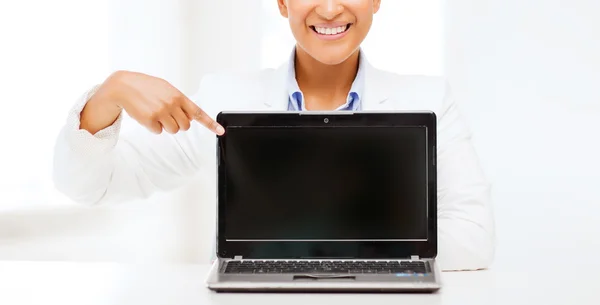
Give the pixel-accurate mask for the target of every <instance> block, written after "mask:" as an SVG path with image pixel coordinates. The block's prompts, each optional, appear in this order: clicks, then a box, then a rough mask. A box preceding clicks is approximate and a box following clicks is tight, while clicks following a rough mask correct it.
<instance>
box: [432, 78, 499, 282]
mask: <svg viewBox="0 0 600 305" xmlns="http://www.w3.org/2000/svg"><path fill="white" fill-rule="evenodd" d="M437 154H438V257H437V259H438V263H439V265H440V267H441V269H442V270H445V271H450V270H453V271H457V270H477V269H485V268H488V267H489V266H490V264H491V263H492V261H493V258H494V251H495V229H494V219H493V212H492V203H491V192H490V191H491V187H490V184H489V183H488V181H487V180H486V177H485V176H484V173H483V170H482V168H481V165H480V162H479V159H478V156H477V154H476V152H475V149H474V147H473V145H472V142H471V132H470V131H469V129H468V127H467V125H466V123H465V120H464V119H463V117H462V116H461V113H460V110H459V107H458V105H457V104H456V102H455V101H454V99H453V97H452V94H451V91H450V89H449V86H448V84H447V83H446V84H445V85H444V96H443V105H442V108H441V111H440V112H439V113H438V149H437Z"/></svg>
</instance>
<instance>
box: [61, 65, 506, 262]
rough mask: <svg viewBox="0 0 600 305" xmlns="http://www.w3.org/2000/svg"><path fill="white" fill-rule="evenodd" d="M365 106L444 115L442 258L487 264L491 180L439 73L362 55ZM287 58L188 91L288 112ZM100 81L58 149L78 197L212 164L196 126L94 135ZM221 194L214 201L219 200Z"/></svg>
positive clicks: (141, 193) (138, 195)
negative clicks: (92, 104)
mask: <svg viewBox="0 0 600 305" xmlns="http://www.w3.org/2000/svg"><path fill="white" fill-rule="evenodd" d="M361 64H364V68H365V71H364V73H365V87H364V89H365V91H364V93H363V96H362V103H363V104H362V107H363V108H362V109H363V110H365V111H368V110H432V111H434V112H435V113H436V114H437V118H438V154H437V156H438V227H439V228H438V262H439V264H440V267H441V268H442V269H443V270H473V269H482V268H487V267H489V265H490V264H491V263H492V260H493V257H494V249H495V232H494V221H493V216H492V204H491V201H490V186H489V184H488V182H487V181H486V179H485V177H484V175H483V173H482V169H481V168H480V165H479V161H478V157H477V155H476V152H475V151H474V149H473V146H472V145H471V141H470V137H471V134H470V132H469V129H468V128H467V126H466V124H465V121H464V120H463V118H462V117H461V115H460V113H459V109H458V107H457V104H456V103H455V102H454V100H453V99H452V96H451V94H450V90H449V88H448V85H447V84H446V82H445V81H444V80H443V79H442V78H437V77H425V76H400V75H396V74H392V73H389V72H385V71H382V70H378V69H376V68H374V67H372V66H371V65H370V64H369V63H368V62H367V61H366V60H365V61H364V62H362V63H361ZM287 71H288V64H287V63H286V64H284V65H282V66H281V67H280V68H279V69H268V70H263V71H260V72H257V73H248V74H240V75H229V74H214V75H209V76H206V77H204V78H203V80H202V82H201V84H200V88H199V91H198V93H197V94H195V95H194V96H192V97H191V99H192V100H193V101H195V102H196V103H197V104H198V105H199V106H200V107H202V108H203V109H204V110H205V111H207V113H209V114H210V115H212V116H213V118H214V117H215V116H216V114H217V113H218V112H219V111H221V110H280V111H285V110H287V106H288V95H287V94H288V93H287V80H288V78H287V76H288V75H287ZM96 88H97V87H95V88H93V89H91V90H90V91H89V92H87V93H86V94H84V95H83V96H82V97H81V99H80V100H79V101H78V102H77V103H76V104H75V106H74V107H73V108H72V110H71V111H70V113H69V116H68V119H67V123H66V124H65V126H64V128H63V129H62V131H61V133H60V135H59V137H58V139H57V142H56V148H55V158H54V181H55V185H56V187H57V188H58V189H59V190H60V191H61V192H63V193H64V194H66V195H67V196H68V197H70V198H71V199H73V200H74V201H76V202H80V203H84V204H100V203H109V202H111V203H115V202H123V201H126V200H131V199H142V198H148V197H149V196H151V195H152V194H154V193H155V192H157V191H169V190H173V189H175V188H177V187H180V186H182V185H184V184H185V183H186V182H188V181H190V177H191V176H193V175H196V174H198V172H201V170H202V169H206V168H212V167H215V166H214V164H215V160H214V158H215V156H216V152H215V136H214V134H212V133H211V132H209V131H208V130H206V129H205V128H204V127H203V126H201V125H200V124H193V125H192V128H191V129H190V130H188V131H187V132H180V133H178V134H176V135H170V134H167V133H163V134H161V135H158V136H157V135H154V134H152V133H151V132H149V131H147V130H146V129H144V128H143V127H141V126H139V125H138V124H136V123H135V122H131V121H129V123H130V124H129V127H130V128H129V129H126V128H124V127H123V123H124V122H128V120H130V119H129V117H127V116H125V115H122V116H121V117H119V119H118V120H117V121H116V122H115V124H113V125H112V126H110V127H108V128H106V129H104V130H102V131H100V132H98V133H96V134H95V135H91V134H90V133H89V132H87V131H85V130H79V114H80V112H81V109H83V106H84V105H85V103H86V101H87V100H88V98H89V97H90V96H91V94H93V93H94V92H95V89H96ZM215 202H216V201H215Z"/></svg>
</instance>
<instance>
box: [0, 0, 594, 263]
mask: <svg viewBox="0 0 600 305" xmlns="http://www.w3.org/2000/svg"><path fill="white" fill-rule="evenodd" d="M259 2H261V1H247V0H219V1H209V0H207V1H199V0H105V1H104V0H97V1H91V0H87V1H81V0H79V1H75V0H72V1H69V0H56V1H42V0H36V1H27V2H8V1H2V2H0V34H1V35H0V86H1V87H0V105H2V108H1V109H2V114H1V115H2V122H3V124H2V128H1V129H0V130H1V131H0V137H1V139H2V143H3V144H2V157H1V158H0V168H1V171H0V183H1V184H0V196H1V198H0V259H36V260H38V259H39V260H45V259H54V260H113V261H128V262H131V261H136V262H140V261H177V262H180V261H186V262H189V261H191V262H198V261H206V260H207V259H208V257H209V256H210V251H211V247H212V243H211V237H212V234H213V230H212V228H213V226H214V201H212V200H211V199H212V196H211V192H210V191H208V190H210V189H211V187H212V186H211V184H210V183H208V181H193V182H192V183H201V184H202V185H203V188H199V187H196V186H195V185H190V186H189V187H187V188H185V189H182V190H180V191H178V192H175V193H174V194H161V195H158V196H156V197H155V198H153V199H152V200H148V201H144V202H134V203H131V204H128V205H122V206H118V207H99V208H94V209H89V208H83V207H78V206H75V205H73V204H71V203H69V202H68V201H65V200H64V198H63V197H62V196H61V195H60V194H57V193H56V192H54V191H53V189H52V185H51V182H50V181H49V170H50V166H51V164H50V160H51V151H52V144H53V141H54V136H55V133H56V132H57V131H58V128H59V127H60V125H61V124H62V122H63V120H64V118H65V116H66V111H67V110H68V108H69V107H70V106H71V105H72V103H74V102H75V99H76V98H77V96H78V95H79V94H81V93H82V92H83V91H84V90H85V89H87V88H88V87H89V86H92V85H93V84H95V83H96V82H98V81H101V80H102V79H103V78H104V77H106V75H107V74H108V73H110V71H112V70H114V69H132V70H138V71H142V72H146V73H151V74H154V75H157V76H161V77H164V78H166V79H168V80H170V81H171V82H173V83H174V84H175V85H176V86H178V87H180V88H181V89H182V90H183V91H184V92H186V93H189V94H191V93H193V91H194V90H195V89H196V88H197V84H198V82H199V79H200V78H201V77H202V75H203V74H204V73H207V72H211V71H216V70H248V69H257V68H261V67H269V66H273V65H275V64H277V61H279V60H286V59H287V56H288V55H289V47H288V46H286V45H281V44H274V43H273V37H276V36H279V37H285V35H288V34H286V30H287V28H286V24H285V20H284V19H273V17H276V16H277V15H276V14H273V12H275V13H276V10H275V8H276V4H275V0H272V1H268V2H272V4H270V5H271V6H270V7H269V6H268V7H266V8H263V7H262V6H261V5H260V3H259ZM268 2H267V3H268ZM265 13H266V15H264V14H265ZM392 18H398V21H393V20H392ZM256 20H264V23H257V22H256ZM375 22H376V23H375V25H374V27H373V32H372V33H371V34H370V37H369V38H368V41H366V43H365V49H366V50H367V51H368V52H369V53H368V54H371V56H370V58H371V61H373V62H374V64H375V65H377V66H380V67H384V68H388V69H391V70H394V71H396V72H400V73H411V74H413V73H416V74H432V75H436V74H444V75H446V76H447V77H448V78H449V80H450V82H451V84H452V86H453V87H454V89H455V94H456V95H457V97H458V99H459V101H460V103H461V104H462V108H463V110H464V112H465V114H466V116H467V118H468V120H469V123H470V125H471V127H472V129H473V131H474V142H475V144H476V148H477V150H478V151H479V154H480V157H481V159H482V162H483V163H484V167H485V170H486V172H487V173H488V175H489V177H490V178H491V180H492V182H493V185H494V206H495V212H496V220H497V228H498V254H497V258H496V266H502V264H511V262H514V261H515V260H522V259H525V258H527V257H535V258H536V259H547V260H549V261H554V260H557V261H559V260H564V261H568V259H571V258H572V257H573V256H575V255H577V254H579V253H585V256H586V257H592V258H593V257H596V256H597V255H598V254H599V253H598V252H599V251H600V241H598V239H597V236H598V234H599V233H600V226H599V225H598V224H597V222H596V219H598V216H600V195H599V193H598V191H597V189H598V188H599V187H600V174H599V171H600V161H599V160H600V158H599V157H598V156H600V142H599V139H600V137H599V136H598V132H599V131H600V127H598V125H597V124H598V123H597V120H598V119H600V90H598V88H599V87H600V85H599V84H600V57H599V56H598V54H600V39H598V38H600V2H598V1H596V0H570V1H560V0H529V1H522V0H447V1H445V2H444V3H441V2H438V1H437V0H421V1H409V0H401V1H399V0H382V10H381V12H380V14H378V16H377V17H376V19H375ZM274 24H277V25H274ZM442 34H443V35H442ZM288 37H289V36H288ZM268 50H270V52H271V53H269V52H268ZM257 59H259V60H257ZM591 263H592V264H598V261H597V260H592V261H591Z"/></svg>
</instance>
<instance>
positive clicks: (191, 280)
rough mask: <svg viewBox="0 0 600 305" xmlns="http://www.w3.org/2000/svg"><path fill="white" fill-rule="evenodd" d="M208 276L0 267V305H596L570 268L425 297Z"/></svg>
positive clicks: (456, 282) (200, 269)
mask: <svg viewBox="0 0 600 305" xmlns="http://www.w3.org/2000/svg"><path fill="white" fill-rule="evenodd" d="M565 263H569V261H565ZM207 271H208V266H204V265H175V266H173V265H137V266H130V265H117V264H109V263H51V262H48V263H44V262H0V304H7V305H8V304H10V305H20V304H61V305H88V304H94V305H96V304H111V305H120V304H123V305H138V304H139V305H155V304H161V305H162V304H165V305H188V304H190V305H191V304H208V305H212V304H214V305H225V304H227V305H240V304H248V305H250V304H261V305H295V304H311V305H315V304H334V302H335V303H338V302H341V304H345V305H348V304H368V305H384V304H394V305H403V304H424V305H430V304H443V305H489V304H510V305H515V304H527V305H531V304H544V305H550V304H578V305H581V304H590V305H591V304H595V305H598V304H600V290H598V289H597V288H596V286H598V285H600V280H599V279H598V273H595V272H594V273H593V274H588V275H586V273H584V272H582V271H583V270H577V268H573V265H572V264H571V265H569V264H566V265H562V266H560V267H559V268H556V269H546V270H544V269H543V268H540V267H534V269H531V270H528V271H518V270H506V268H505V269H504V270H499V269H498V268H497V269H493V270H488V271H478V272H461V273H444V274H443V280H444V283H445V286H444V288H442V290H440V291H439V292H438V293H437V294H432V295H427V294H258V293H255V294H246V293H236V294H227V293H214V292H211V291H209V290H207V289H206V288H205V285H204V280H205V276H206V273H207ZM561 273H562V275H561Z"/></svg>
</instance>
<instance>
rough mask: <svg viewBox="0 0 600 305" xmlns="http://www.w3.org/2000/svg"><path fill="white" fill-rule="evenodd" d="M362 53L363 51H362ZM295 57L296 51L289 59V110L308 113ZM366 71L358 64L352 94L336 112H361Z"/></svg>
mask: <svg viewBox="0 0 600 305" xmlns="http://www.w3.org/2000/svg"><path fill="white" fill-rule="evenodd" d="M360 52H362V50H361V51H360ZM295 57H296V49H295V48H294V51H293V52H292V55H291V56H290V59H289V65H288V66H289V67H290V68H289V70H288V95H289V104H288V110H290V111H307V109H306V105H305V103H304V95H303V93H302V90H300V87H299V86H298V81H297V80H296V68H295ZM364 83H365V80H364V71H363V69H362V65H361V63H360V60H359V63H358V72H357V74H356V77H355V78H354V82H352V87H351V88H350V92H348V97H347V98H346V103H345V104H343V105H342V106H340V107H338V108H337V109H336V110H350V111H359V110H361V108H362V107H361V96H362V94H363V88H364Z"/></svg>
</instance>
